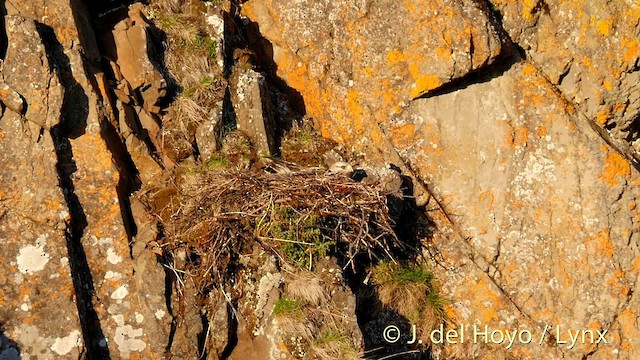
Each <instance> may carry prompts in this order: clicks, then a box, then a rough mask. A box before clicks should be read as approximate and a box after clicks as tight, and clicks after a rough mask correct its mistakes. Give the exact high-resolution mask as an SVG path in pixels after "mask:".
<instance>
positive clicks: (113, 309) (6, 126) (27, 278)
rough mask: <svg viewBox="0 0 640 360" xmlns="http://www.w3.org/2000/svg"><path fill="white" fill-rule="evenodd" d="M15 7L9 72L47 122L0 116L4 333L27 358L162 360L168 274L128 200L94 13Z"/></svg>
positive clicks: (35, 114)
mask: <svg viewBox="0 0 640 360" xmlns="http://www.w3.org/2000/svg"><path fill="white" fill-rule="evenodd" d="M6 5H7V13H8V14H9V15H8V16H7V17H6V21H7V35H8V40H9V45H8V51H7V57H6V59H5V62H4V67H3V68H2V76H3V77H4V81H5V84H7V85H8V86H9V87H10V88H11V89H13V90H14V91H15V92H17V93H19V94H20V95H22V96H23V97H24V98H25V100H26V101H25V102H26V106H27V107H26V109H25V110H26V114H25V118H26V120H28V122H29V123H34V124H37V127H36V128H33V127H29V129H30V130H31V132H32V134H30V135H31V136H26V135H25V134H24V119H22V118H20V116H19V115H18V114H15V113H13V112H5V113H4V114H3V116H2V117H1V118H0V129H1V130H0V156H1V157H0V241H2V242H3V246H2V249H4V250H3V251H4V252H3V253H2V254H0V255H1V256H2V258H3V259H5V260H6V261H3V262H2V264H4V265H0V267H2V273H3V274H6V276H3V277H2V278H1V280H0V281H1V282H4V283H3V285H2V287H1V289H2V290H0V317H1V318H0V323H1V324H2V326H1V327H2V331H3V336H4V335H6V337H7V338H8V339H10V340H11V341H13V342H15V344H16V346H15V348H17V349H19V351H20V356H21V357H23V358H29V357H32V356H38V357H39V356H42V357H45V358H59V357H65V358H66V357H73V358H76V357H80V356H81V354H83V353H84V354H87V353H88V356H89V357H95V358H105V357H106V356H110V357H111V358H125V357H126V358H128V357H130V356H136V355H139V356H141V357H144V358H158V357H159V356H160V354H163V353H164V351H165V347H166V344H167V339H168V337H169V331H170V325H169V322H170V321H171V318H170V316H169V315H168V313H169V310H168V309H167V308H166V298H165V288H164V278H165V274H164V270H163V268H162V266H161V265H159V264H158V260H157V258H156V255H155V253H154V251H153V250H152V249H151V248H150V249H147V248H146V243H145V242H148V241H151V240H155V237H154V236H153V230H152V229H153V228H152V227H150V225H149V224H150V223H152V221H150V220H149V219H146V220H145V219H144V216H143V215H141V212H142V210H140V208H139V206H138V207H134V208H131V206H130V204H129V198H128V196H129V193H128V192H127V191H130V188H131V187H132V186H133V185H131V184H133V183H135V179H134V178H133V175H132V174H131V173H130V171H131V169H129V168H128V166H130V165H128V163H127V154H126V153H123V152H122V147H123V145H122V144H121V143H119V141H120V140H119V139H118V136H117V134H115V136H113V135H114V134H113V133H110V132H109V129H110V126H112V125H110V123H109V122H108V120H109V119H106V117H108V114H109V112H108V111H106V110H105V108H104V107H103V106H104V105H105V104H108V101H105V100H104V99H102V98H101V96H104V95H105V94H106V91H105V89H104V81H102V80H104V76H103V74H101V73H100V71H99V70H97V69H95V68H92V66H94V65H95V64H98V63H99V59H100V55H99V54H98V55H97V56H96V51H97V46H96V43H95V38H94V37H93V32H92V28H91V26H90V24H89V23H88V18H89V15H88V14H87V13H86V11H85V9H84V8H83V6H82V3H80V2H78V1H64V0H54V1H48V2H47V3H46V4H44V6H41V5H42V4H39V5H38V6H35V5H36V4H35V3H33V2H27V3H25V4H24V6H21V7H20V8H19V9H17V8H15V7H14V6H13V5H12V4H6ZM15 14H21V15H15ZM96 59H98V60H97V61H96ZM89 70H91V71H89ZM85 71H87V72H85ZM92 71H96V73H95V74H94V73H93V72H92ZM94 75H95V77H96V78H95V79H92V80H93V81H89V78H90V77H93V76H94ZM92 83H93V84H97V86H96V88H94V87H93V85H92ZM101 86H102V88H100V87H101ZM97 92H99V93H97ZM38 127H42V128H45V129H50V130H47V131H39V130H40V129H38ZM34 130H35V131H34ZM36 141H37V142H36ZM116 164H117V166H116ZM126 176H131V177H132V178H131V179H129V178H126ZM123 177H125V178H123ZM131 219H135V220H131ZM136 222H138V225H139V226H140V228H138V229H136V224H135V223H136ZM143 227H144V228H143ZM136 236H137V237H136ZM137 241H140V242H137ZM156 251H157V250H156ZM148 282H153V284H149V283H148ZM2 343H3V345H2V346H3V347H4V346H5V345H4V343H5V341H4V339H3V340H2ZM3 350H4V349H3ZM3 355H4V354H3Z"/></svg>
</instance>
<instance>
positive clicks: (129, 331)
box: [113, 325, 147, 356]
mask: <svg viewBox="0 0 640 360" xmlns="http://www.w3.org/2000/svg"><path fill="white" fill-rule="evenodd" d="M141 336H142V329H134V328H133V327H132V326H131V325H125V326H118V327H117V328H116V335H115V337H114V338H113V340H114V341H115V342H116V344H117V345H118V350H119V351H120V353H121V354H122V355H123V356H128V355H129V353H130V352H133V351H142V350H144V349H145V348H146V347H147V344H146V343H145V342H144V341H142V340H141V339H137V338H138V337H141Z"/></svg>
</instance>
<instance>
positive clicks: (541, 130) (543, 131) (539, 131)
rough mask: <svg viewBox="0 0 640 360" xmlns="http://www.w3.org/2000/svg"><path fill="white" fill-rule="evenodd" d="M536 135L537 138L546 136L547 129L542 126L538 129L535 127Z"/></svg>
mask: <svg viewBox="0 0 640 360" xmlns="http://www.w3.org/2000/svg"><path fill="white" fill-rule="evenodd" d="M536 135H538V137H543V136H546V135H547V128H546V127H545V126H544V125H540V126H538V127H536Z"/></svg>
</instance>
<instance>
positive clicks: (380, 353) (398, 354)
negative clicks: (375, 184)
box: [338, 165, 433, 360]
mask: <svg viewBox="0 0 640 360" xmlns="http://www.w3.org/2000/svg"><path fill="white" fill-rule="evenodd" d="M391 167H392V168H393V169H396V170H397V171H398V172H399V168H398V167H397V166H394V165H391ZM401 179H402V187H401V194H395V195H387V204H388V206H389V208H390V212H392V213H393V214H391V215H392V219H393V220H394V222H395V226H394V230H395V232H396V235H397V236H398V238H399V239H400V240H401V242H402V244H403V246H402V247H401V248H397V249H393V252H392V253H391V256H392V257H393V259H394V260H395V261H397V262H400V263H424V262H425V261H426V260H425V259H424V258H422V256H423V253H424V251H423V250H424V249H423V247H424V244H423V241H424V240H425V239H429V238H431V236H432V229H433V224H432V222H431V221H430V220H429V218H428V217H427V215H426V211H425V209H424V208H422V207H418V206H417V205H416V202H415V197H414V193H413V192H414V186H413V181H412V179H411V178H410V177H408V176H405V175H401ZM339 253H340V251H339ZM379 255H380V256H379V257H377V258H376V257H374V258H373V259H369V258H368V257H367V256H366V255H361V256H360V258H359V259H358V260H356V261H354V262H353V263H354V264H356V266H355V267H354V268H352V267H349V266H348V262H349V259H347V258H344V257H338V260H339V262H340V264H341V265H342V266H343V268H344V269H345V271H344V273H343V276H344V279H345V281H346V283H347V285H348V286H349V288H350V289H351V291H352V293H353V294H354V295H355V297H356V318H357V322H358V327H359V328H360V330H361V332H362V335H363V339H364V357H365V359H407V360H430V359H431V358H432V355H431V351H430V348H429V347H428V346H427V345H426V344H423V343H422V341H421V340H419V338H420V336H421V335H424V334H420V333H419V330H417V331H416V336H417V337H418V339H413V340H415V341H412V338H413V335H414V334H413V325H416V324H412V323H411V321H410V320H409V319H408V318H407V317H406V316H404V315H402V314H400V313H399V312H398V311H396V310H395V309H393V308H391V307H390V306H389V305H388V304H384V303H383V302H382V300H381V298H380V293H379V289H378V288H377V286H376V285H375V284H373V283H371V282H370V279H369V278H370V275H371V271H372V268H373V267H375V266H376V265H377V264H378V263H379V262H380V259H381V258H382V257H383V256H384V255H382V254H379ZM423 330H425V331H428V330H429V329H423ZM385 334H386V336H387V338H385ZM396 335H397V339H396V340H395V341H390V340H393V339H394V338H395V336H396ZM422 337H424V336H422Z"/></svg>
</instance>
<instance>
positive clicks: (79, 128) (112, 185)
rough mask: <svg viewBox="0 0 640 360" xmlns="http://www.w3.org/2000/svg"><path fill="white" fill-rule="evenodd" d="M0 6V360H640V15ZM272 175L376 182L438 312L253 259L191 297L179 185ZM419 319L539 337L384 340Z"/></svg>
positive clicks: (427, 4)
mask: <svg viewBox="0 0 640 360" xmlns="http://www.w3.org/2000/svg"><path fill="white" fill-rule="evenodd" d="M2 4H3V5H2V9H0V10H2V12H1V13H2V14H3V18H4V26H3V27H2V28H1V29H0V30H1V31H0V45H1V46H0V57H1V58H2V63H1V65H0V101H1V102H2V115H1V117H0V243H1V244H2V246H1V247H0V257H1V258H2V259H3V260H2V261H1V262H0V272H1V275H0V358H2V359H20V358H25V359H26V358H91V359H93V358H95V359H108V358H113V359H118V358H144V359H147V358H152V359H153V358H164V357H167V358H185V359H192V358H198V357H200V358H203V357H208V358H214V359H216V358H225V359H226V358H232V359H252V358H253V359H276V358H278V359H279V358H320V359H329V358H358V357H360V358H362V357H365V358H380V357H384V356H388V355H390V354H392V353H403V354H404V355H395V356H396V358H410V356H413V357H411V358H419V357H420V356H423V357H427V356H432V357H434V358H441V359H450V358H451V359H456V358H457V359H472V358H474V359H475V358H486V359H493V358H500V359H502V358H504V359H510V358H518V359H536V358H569V359H586V358H597V359H610V358H611V359H613V358H618V359H634V358H636V357H637V353H638V352H639V351H640V340H638V334H639V333H640V328H639V326H640V325H638V321H637V319H638V316H640V315H639V314H640V300H639V299H638V296H637V295H636V290H637V289H636V281H637V279H638V276H639V273H640V249H638V241H639V238H638V228H639V227H640V223H639V222H640V217H639V214H638V209H637V205H638V200H637V199H638V198H639V197H640V190H638V189H637V188H636V187H635V186H636V185H638V184H640V174H639V173H638V169H639V165H638V164H639V161H640V155H638V151H640V148H639V146H640V145H638V141H637V140H638V136H639V135H638V134H639V133H640V131H639V129H640V128H639V123H638V122H639V119H640V87H639V85H638V81H639V80H640V71H639V70H640V43H639V40H638V39H639V38H640V4H638V3H637V2H634V1H628V0H627V1H625V0H615V1H608V2H599V1H595V0H583V1H556V0H546V1H531V0H519V1H503V0H490V1H485V0H461V1H452V0H437V1H387V0H362V1H341V0H333V1H327V0H313V1H311V0H310V1H306V0H302V1H292V0H279V1H273V0H249V1H246V2H237V1H232V2H226V1H205V2H201V1H196V0H192V1H183V0H180V1H178V0H175V1H174V0H162V1H160V0H158V1H149V3H148V4H134V5H130V3H129V2H126V1H111V2H105V3H104V4H102V3H101V4H93V3H91V2H82V1H80V0H50V1H47V2H39V1H22V2H15V1H14V2H3V3H2ZM303 117H305V118H308V119H310V121H312V122H313V124H314V125H315V128H316V129H317V130H319V131H320V132H321V134H322V135H323V136H324V137H325V138H328V139H331V140H333V141H335V142H336V143H337V144H339V145H338V146H336V144H333V143H331V144H329V143H323V144H322V145H317V146H316V145H313V144H315V143H314V141H316V140H317V139H316V138H315V135H310V134H309V133H305V131H306V130H304V129H303V130H300V129H297V128H296V127H295V126H294V127H293V128H294V130H295V129H297V130H295V131H299V132H298V133H297V135H296V136H297V140H295V142H293V144H294V145H295V146H294V147H293V148H294V149H295V151H302V152H304V148H305V147H307V148H308V150H307V153H306V155H304V156H301V155H295V154H294V152H292V151H289V150H288V149H289V148H288V147H287V146H292V145H290V144H292V143H288V144H285V145H282V143H283V142H285V141H287V140H286V138H285V139H283V134H284V133H285V132H286V131H288V130H289V129H290V128H292V125H291V124H292V122H296V121H298V120H300V119H301V118H303ZM234 128H237V129H239V130H241V131H242V132H243V133H244V134H245V135H239V134H240V133H238V132H231V135H229V136H226V137H225V136H224V135H226V134H228V133H229V132H230V131H231V130H233V129H234ZM295 131H292V132H291V134H293V133H295ZM314 139H316V140H314ZM300 149H302V150H300ZM320 149H321V150H320ZM287 151H289V152H287ZM292 154H293V155H292ZM261 155H262V156H264V155H281V156H282V157H283V158H287V160H296V159H301V158H304V159H307V160H308V161H309V163H308V164H305V165H314V166H315V165H318V164H319V163H322V162H323V161H324V162H326V163H328V164H329V165H330V164H332V163H335V162H339V163H338V164H342V163H341V162H342V161H345V160H346V161H349V160H351V161H352V165H354V167H355V165H356V162H357V163H358V164H357V165H359V166H358V167H359V168H360V169H359V170H356V172H355V173H354V174H359V172H358V171H360V172H365V171H366V173H368V177H367V178H368V180H364V184H365V185H366V184H368V183H367V181H368V182H369V183H375V184H378V185H379V184H382V186H378V189H381V190H380V191H381V192H382V194H384V195H387V196H388V198H389V200H388V205H389V208H390V209H391V210H390V211H391V213H392V215H393V217H394V219H395V220H396V221H397V222H398V224H401V225H399V226H398V233H399V234H400V236H401V237H406V235H407V234H408V233H411V234H412V236H409V237H413V238H417V239H418V240H419V242H420V244H419V246H416V248H419V249H421V250H420V251H421V252H422V254H423V255H424V260H421V261H422V263H423V264H422V265H424V266H426V267H432V268H433V271H434V273H435V276H436V278H437V283H438V284H439V288H440V292H441V293H442V294H441V295H442V297H443V298H446V299H447V300H446V301H444V305H443V306H444V307H443V308H442V309H441V310H443V314H442V316H438V317H436V318H435V320H433V319H434V318H429V319H431V320H433V321H427V320H425V316H424V312H423V311H422V310H421V311H419V312H420V315H419V316H413V315H415V314H412V311H413V310H415V309H413V308H412V309H408V311H403V310H402V306H400V305H402V304H401V303H402V301H403V300H406V299H401V300H398V299H400V298H399V297H397V296H396V295H397V294H399V293H401V292H400V291H395V292H394V291H391V290H389V291H387V294H392V295H390V296H387V297H385V296H384V294H385V292H383V291H382V289H383V286H382V285H380V284H382V283H383V281H382V280H380V279H383V278H384V277H383V276H382V275H380V274H379V273H378V270H375V269H377V268H374V267H371V268H365V267H364V266H363V267H362V268H358V269H352V270H348V266H344V265H345V264H344V263H340V256H339V254H336V256H334V257H326V258H324V257H323V258H322V259H320V260H321V261H320V262H319V263H318V264H316V265H315V267H314V270H313V271H306V270H305V271H302V270H300V269H298V270H291V269H292V268H291V267H288V266H287V265H286V261H285V260H283V259H282V256H281V252H278V251H272V250H273V249H272V248H271V247H269V246H264V244H261V245H260V246H259V245H254V246H247V247H244V248H242V249H241V250H242V251H240V253H238V254H235V255H230V257H229V259H231V260H228V261H229V264H230V265H229V269H233V273H234V277H233V280H232V281H229V283H227V284H226V285H224V286H220V287H217V288H213V290H212V288H209V289H208V290H207V291H203V289H202V288H201V287H200V285H199V283H198V282H197V281H193V280H191V278H190V277H189V276H188V275H189V274H188V273H185V271H188V269H189V267H188V266H189V264H192V263H193V262H194V260H193V256H192V253H189V249H188V248H187V249H186V250H185V249H184V248H180V247H176V249H178V250H175V251H170V250H169V249H170V248H171V247H170V246H169V245H171V244H167V243H166V242H165V240H166V237H167V235H168V234H167V233H168V232H170V229H171V224H172V222H175V221H178V219H177V218H176V217H175V216H174V215H175V214H176V213H177V210H175V209H179V208H180V207H181V206H182V205H184V202H181V201H183V200H184V196H185V193H184V190H183V189H185V184H187V185H188V181H190V180H188V179H190V178H189V176H191V177H193V176H195V177H197V176H198V173H199V172H201V171H203V170H202V169H203V166H204V168H205V169H208V170H206V171H211V169H213V168H215V167H219V166H220V164H222V165H224V166H229V163H231V164H232V167H234V169H236V170H237V169H241V170H242V171H249V170H251V169H253V168H255V167H256V166H257V165H256V160H255V159H256V158H259V157H260V156H261ZM288 156H291V157H292V158H291V159H289V158H288ZM271 161H273V160H271ZM380 164H382V167H383V168H384V169H380ZM386 164H393V165H394V166H393V167H392V168H393V169H395V168H396V167H397V170H398V171H396V170H392V169H390V168H387V167H385V165H386ZM277 165H278V163H277V162H276V163H273V162H271V163H268V165H267V166H266V168H267V169H268V170H269V171H272V172H278V171H281V168H278V167H277ZM347 165H348V167H349V168H350V167H351V166H350V165H349V164H346V165H340V166H341V167H338V168H332V169H334V170H335V169H338V170H335V171H338V172H339V171H342V170H345V169H347V168H348V167H347ZM280 166H282V165H280ZM285 166H292V164H288V163H286V165H285ZM288 171H290V169H289V170H288ZM332 171H333V170H332ZM349 171H350V172H351V171H353V169H351V170H349ZM399 171H400V172H401V173H402V174H403V175H408V177H401V176H400V175H399V174H398V172H399ZM185 174H186V175H185ZM353 177H354V178H356V177H357V176H353ZM185 179H186V180H185ZM409 185H411V186H409ZM409 188H412V190H411V191H410V190H409ZM403 191H404V195H410V197H407V198H406V199H404V200H402V197H403ZM187 196H188V194H187ZM414 198H415V201H413V200H412V199H414ZM407 209H411V211H409V210H407ZM416 209H419V213H420V215H421V216H422V217H426V216H428V218H429V219H430V220H429V224H428V225H429V229H428V230H429V231H428V232H427V235H424V234H423V233H421V234H420V236H419V235H418V234H417V231H416V230H415V228H414V227H417V226H418V223H419V221H416V220H415V219H414V218H421V217H420V216H417V215H416V214H417V213H415V212H414V211H415V210H416ZM174 210H175V211H174ZM409 215H411V221H409V220H407V217H408V216H409ZM421 219H422V218H421ZM420 224H421V225H425V224H426V221H425V223H420ZM409 225H411V226H409ZM422 235H424V236H422ZM185 242H188V241H187V240H185ZM174 245H175V244H174ZM415 255H416V254H414V256H415ZM234 256H235V257H234ZM226 261H227V260H226ZM305 261H306V258H305ZM347 265H348V264H347ZM230 272H231V270H230ZM420 279H421V280H420V281H422V278H420ZM372 284H373V285H372ZM376 284H378V285H376ZM422 285H424V284H422ZM422 285H421V286H422ZM376 286H377V287H376ZM389 288H390V287H389ZM389 288H388V289H389ZM411 289H414V290H415V289H419V291H421V292H422V293H424V292H425V291H426V290H425V288H424V287H417V288H411ZM396 290H397V289H396ZM431 290H432V289H427V291H431ZM423 295H424V294H423ZM394 296H396V297H394ZM405 297H406V296H405ZM389 299H392V300H389ZM416 301H417V300H416ZM414 302H415V301H414ZM414 305H415V304H414ZM416 306H417V305H416ZM421 309H422V308H421ZM405 310H406V309H405ZM436 310H440V309H436ZM435 312H437V311H435ZM411 322H418V323H419V324H423V325H424V326H425V327H428V328H423V329H420V328H418V330H417V331H418V336H419V338H420V339H421V340H424V341H425V344H427V342H429V340H430V339H429V336H428V332H429V331H431V330H432V329H433V328H437V326H438V325H439V324H440V323H442V324H443V328H444V329H445V331H446V330H447V329H459V328H460V327H461V326H462V327H465V326H466V327H468V328H469V327H473V326H474V325H476V326H478V327H479V328H482V329H484V326H485V325H486V326H488V328H489V329H490V331H491V330H500V331H504V333H506V332H507V331H508V332H513V331H514V330H516V331H522V330H527V331H530V333H531V334H532V336H533V340H532V341H531V343H524V342H526V341H522V340H520V341H515V342H514V344H513V345H512V346H507V345H508V341H507V342H506V343H504V342H500V341H485V338H482V339H480V340H478V341H472V339H467V340H468V341H466V342H465V343H456V344H454V343H449V344H444V345H443V344H429V347H428V349H427V348H425V346H424V345H425V344H423V345H420V346H418V345H415V346H404V345H403V346H397V344H396V345H389V344H388V343H387V342H385V341H384V339H382V338H381V337H382V330H383V329H384V328H385V327H386V326H387V325H389V324H392V323H393V324H395V323H399V324H402V325H401V331H402V332H405V336H406V332H407V330H408V328H407V326H408V324H409V323H411ZM327 324H330V325H332V326H333V327H327ZM569 330H571V331H574V333H575V331H581V332H580V335H582V334H585V333H588V332H589V331H590V332H591V333H593V334H595V339H594V340H593V341H590V338H589V337H586V341H585V340H583V338H580V340H579V341H577V342H576V344H574V346H569V345H571V338H570V333H569V332H568V331H569ZM543 334H546V335H544V336H543ZM598 334H605V340H606V343H605V342H604V341H602V340H600V342H599V343H598V341H596V340H599V339H598ZM467 336H470V335H469V333H467ZM541 337H542V339H541ZM498 340H499V339H498ZM525 340H526V339H525ZM403 341H404V338H403ZM431 341H433V339H431ZM566 342H568V343H566ZM381 347H382V348H389V349H390V350H383V351H380V348H381Z"/></svg>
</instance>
